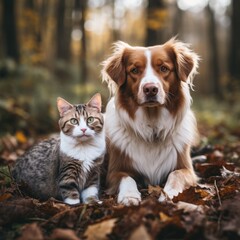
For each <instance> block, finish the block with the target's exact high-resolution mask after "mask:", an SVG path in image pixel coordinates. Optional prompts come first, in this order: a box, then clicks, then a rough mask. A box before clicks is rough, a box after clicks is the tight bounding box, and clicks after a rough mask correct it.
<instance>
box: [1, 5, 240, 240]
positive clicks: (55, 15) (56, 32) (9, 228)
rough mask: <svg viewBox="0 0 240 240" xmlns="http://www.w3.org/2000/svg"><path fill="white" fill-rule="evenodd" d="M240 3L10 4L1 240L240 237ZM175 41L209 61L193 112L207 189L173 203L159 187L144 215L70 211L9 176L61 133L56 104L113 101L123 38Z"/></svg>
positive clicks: (199, 169) (105, 206)
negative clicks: (114, 56)
mask: <svg viewBox="0 0 240 240" xmlns="http://www.w3.org/2000/svg"><path fill="white" fill-rule="evenodd" d="M239 26H240V1H239V0H0V240H2V239H3V240H6V239H19V240H21V239H22V240H23V239H24V240H26V239H34V240H35V239H39V240H41V239H58V240H59V239H64V240H78V239H86V238H87V239H90V240H91V239H104V240H105V239H131V240H139V239H147V240H151V239H194V240H197V239H199V240H200V239H201V240H203V239H209V240H215V239H224V240H225V239H231V240H234V239H239V238H240V231H239V226H240V205H239V201H240V105H239V102H240V27H239ZM173 36H177V38H178V39H179V40H181V41H184V42H187V43H190V44H191V46H192V49H193V50H194V51H195V52H197V53H198V54H199V55H200V57H201V62H200V68H199V74H198V75H197V76H196V78H195V80H194V85H195V87H194V91H192V96H193V109H194V112H195V113H196V116H197V121H198V128H199V131H200V139H201V141H200V143H199V146H197V147H196V148H194V149H193V151H192V156H193V157H194V156H198V155H204V156H205V158H201V159H195V160H193V165H194V169H195V171H196V173H197V175H198V176H199V178H200V180H199V184H198V185H197V186H195V187H191V188H189V189H187V190H185V191H184V192H183V193H181V194H179V195H178V196H177V197H175V198H174V199H173V202H167V203H165V204H162V203H159V202H158V201H157V199H158V196H159V194H160V193H161V191H162V190H161V187H160V186H148V188H147V189H141V194H142V197H143V201H142V203H141V205H139V206H132V207H124V206H122V205H119V204H117V202H116V196H106V195H105V193H104V192H103V193H102V195H101V196H100V199H101V201H102V203H101V204H97V203H95V204H89V205H84V204H80V205H78V206H74V207H70V206H68V205H66V204H63V203H62V202H59V201H56V200H54V199H49V200H48V201H46V202H41V201H39V200H37V199H33V198H30V197H29V196H27V195H25V193H24V187H23V186H22V188H21V189H20V186H18V185H17V184H16V183H15V182H14V180H13V178H12V177H11V172H10V171H9V169H10V167H11V166H12V165H13V164H14V162H15V161H16V159H17V157H18V156H20V155H22V154H23V153H24V152H25V151H26V150H27V149H28V148H29V147H30V146H32V145H33V144H34V143H35V142H36V141H38V140H39V139H42V138H45V137H48V136H49V135H50V134H51V133H55V132H58V131H59V129H58V124H57V121H58V113H57V107H56V98H57V97H58V96H61V97H63V98H65V99H66V100H68V101H69V102H72V103H81V102H85V101H88V100H89V98H90V97H91V96H92V95H93V94H94V93H96V92H100V93H101V94H102V96H103V103H104V106H106V103H107V101H108V99H109V92H108V90H107V86H106V84H104V83H102V81H101V76H100V70H101V64H100V63H101V62H102V61H103V60H104V59H106V57H107V56H109V54H110V53H111V46H112V43H113V42H115V41H117V40H122V41H126V42H128V43H129V44H132V45H146V46H149V45H155V44H162V43H164V42H165V41H167V40H168V39H170V38H171V37H173Z"/></svg>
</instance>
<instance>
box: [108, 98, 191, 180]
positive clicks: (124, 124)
mask: <svg viewBox="0 0 240 240" xmlns="http://www.w3.org/2000/svg"><path fill="white" fill-rule="evenodd" d="M194 124H195V118H194V116H193V114H192V112H191V110H190V109H188V110H187V111H185V114H184V116H181V117H180V119H177V118H174V117H173V116H172V115H171V114H170V113H169V112H168V110H167V109H165V108H163V109H162V111H161V113H160V115H159V118H158V119H157V121H156V120H155V121H150V120H147V119H146V118H145V117H144V113H143V111H142V110H141V108H139V109H138V110H137V112H136V117H135V120H134V121H133V120H132V119H131V118H130V117H129V116H128V114H127V112H125V111H124V110H122V109H118V111H116V109H115V103H114V99H112V100H111V101H110V102H109V104H108V106H107V111H106V118H105V126H106V134H107V137H108V138H109V139H110V141H111V142H112V143H113V144H114V145H115V146H116V147H118V148H119V149H121V150H122V151H124V152H125V153H126V154H127V155H128V156H129V157H130V158H131V159H132V160H133V166H134V168H135V169H136V170H138V171H139V172H141V173H142V174H144V175H145V176H147V177H148V179H149V181H150V183H151V184H159V183H161V182H162V181H163V180H164V179H165V178H166V177H167V175H168V174H169V173H170V172H171V171H173V170H174V169H175V168H176V165H177V153H178V152H181V151H182V150H183V147H184V145H185V144H190V143H191V142H192V141H193V137H194V126H195V125H194ZM156 136H159V139H157V140H156V139H154V138H156Z"/></svg>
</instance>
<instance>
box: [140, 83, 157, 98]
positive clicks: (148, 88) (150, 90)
mask: <svg viewBox="0 0 240 240" xmlns="http://www.w3.org/2000/svg"><path fill="white" fill-rule="evenodd" d="M143 92H144V94H145V95H146V96H147V97H154V96H156V95H157V93H158V87H157V86H156V85H155V84H154V83H146V84H145V85H144V86H143Z"/></svg>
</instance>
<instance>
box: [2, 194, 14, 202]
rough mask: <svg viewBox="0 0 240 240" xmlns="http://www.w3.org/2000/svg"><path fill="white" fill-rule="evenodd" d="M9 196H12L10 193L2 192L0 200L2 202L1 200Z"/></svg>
mask: <svg viewBox="0 0 240 240" xmlns="http://www.w3.org/2000/svg"><path fill="white" fill-rule="evenodd" d="M11 197H12V194H10V193H4V194H3V195H0V202H3V201H5V200H7V199H9V198H11Z"/></svg>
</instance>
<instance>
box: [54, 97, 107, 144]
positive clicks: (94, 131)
mask: <svg viewBox="0 0 240 240" xmlns="http://www.w3.org/2000/svg"><path fill="white" fill-rule="evenodd" d="M57 107H58V111H59V114H60V119H59V127H60V129H61V131H62V133H63V134H65V135H67V136H69V137H72V138H74V139H76V140H77V141H79V142H86V141H88V140H91V139H93V138H94V137H95V136H96V135H98V134H100V133H101V132H102V130H103V122H104V119H103V115H102V113H101V107H102V101H101V95H100V94H99V93H97V94H95V95H94V96H93V97H92V98H91V99H90V101H89V102H88V103H86V104H78V105H77V104H76V105H73V104H71V103H69V102H67V101H66V100H64V99H63V98H60V97H59V98H58V99H57Z"/></svg>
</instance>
